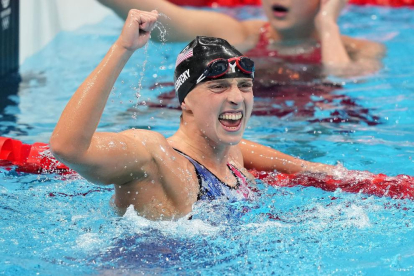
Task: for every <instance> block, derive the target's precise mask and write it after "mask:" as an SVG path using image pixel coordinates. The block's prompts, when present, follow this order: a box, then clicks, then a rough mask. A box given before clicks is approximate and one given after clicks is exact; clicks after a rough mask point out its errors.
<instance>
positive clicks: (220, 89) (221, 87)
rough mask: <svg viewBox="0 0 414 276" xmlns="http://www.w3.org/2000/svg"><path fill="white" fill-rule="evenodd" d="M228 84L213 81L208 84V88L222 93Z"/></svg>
mask: <svg viewBox="0 0 414 276" xmlns="http://www.w3.org/2000/svg"><path fill="white" fill-rule="evenodd" d="M227 87H228V85H225V84H222V83H214V84H213V83H212V84H210V85H209V86H208V89H210V90H211V91H212V92H214V93H221V92H224V91H225V90H226V89H227Z"/></svg>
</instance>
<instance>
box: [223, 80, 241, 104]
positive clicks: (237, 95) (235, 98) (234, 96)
mask: <svg viewBox="0 0 414 276" xmlns="http://www.w3.org/2000/svg"><path fill="white" fill-rule="evenodd" d="M227 100H228V101H229V102H230V103H231V104H233V105H240V104H241V103H242V102H243V101H244V97H243V92H242V91H240V89H239V87H238V86H237V84H233V85H232V86H231V89H230V91H229V92H228V94H227Z"/></svg>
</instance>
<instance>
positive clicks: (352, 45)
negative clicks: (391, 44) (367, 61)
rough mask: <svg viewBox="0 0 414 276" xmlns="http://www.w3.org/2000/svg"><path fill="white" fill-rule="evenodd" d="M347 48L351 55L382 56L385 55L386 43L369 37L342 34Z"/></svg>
mask: <svg viewBox="0 0 414 276" xmlns="http://www.w3.org/2000/svg"><path fill="white" fill-rule="evenodd" d="M342 41H343V42H344V45H345V48H346V49H347V51H348V52H349V53H350V54H351V55H357V56H364V57H376V58H382V57H383V56H384V55H385V52H386V47H385V46H384V44H382V43H379V42H375V41H370V40H367V39H360V38H353V37H349V36H342Z"/></svg>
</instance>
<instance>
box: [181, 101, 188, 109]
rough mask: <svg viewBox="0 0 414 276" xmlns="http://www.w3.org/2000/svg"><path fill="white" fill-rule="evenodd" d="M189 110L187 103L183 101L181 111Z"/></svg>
mask: <svg viewBox="0 0 414 276" xmlns="http://www.w3.org/2000/svg"><path fill="white" fill-rule="evenodd" d="M186 109H187V104H186V103H185V101H183V102H182V103H181V110H186Z"/></svg>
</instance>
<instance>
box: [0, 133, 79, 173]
mask: <svg viewBox="0 0 414 276" xmlns="http://www.w3.org/2000/svg"><path fill="white" fill-rule="evenodd" d="M0 166H2V167H6V169H10V170H11V169H15V170H16V171H17V172H24V173H33V174H41V173H58V174H71V173H75V172H74V171H73V170H71V169H69V168H68V167H67V166H66V165H64V164H62V163H61V162H59V161H57V160H56V159H55V158H54V157H53V156H52V155H51V153H50V151H49V145H48V144H45V143H34V144H33V145H29V144H24V143H22V142H21V141H19V140H15V139H11V138H6V137H0Z"/></svg>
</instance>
